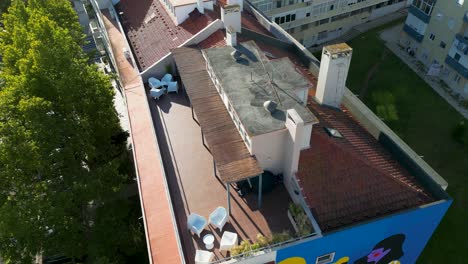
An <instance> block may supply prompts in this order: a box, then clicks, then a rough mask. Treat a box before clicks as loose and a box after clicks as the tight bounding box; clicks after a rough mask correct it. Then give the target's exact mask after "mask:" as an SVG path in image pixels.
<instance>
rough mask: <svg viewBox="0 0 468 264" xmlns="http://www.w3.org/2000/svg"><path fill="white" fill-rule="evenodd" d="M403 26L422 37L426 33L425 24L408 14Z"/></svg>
mask: <svg viewBox="0 0 468 264" xmlns="http://www.w3.org/2000/svg"><path fill="white" fill-rule="evenodd" d="M405 24H407V25H408V26H410V27H411V28H413V29H414V30H416V32H418V33H419V34H421V35H424V33H425V32H426V28H427V24H426V23H424V22H423V21H422V20H420V19H419V18H417V17H416V16H414V15H412V14H408V17H407V18H406V22H405Z"/></svg>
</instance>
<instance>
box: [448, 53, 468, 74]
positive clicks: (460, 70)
mask: <svg viewBox="0 0 468 264" xmlns="http://www.w3.org/2000/svg"><path fill="white" fill-rule="evenodd" d="M445 63H446V64H447V65H449V66H450V67H452V68H453V69H454V70H455V71H457V72H458V74H460V75H461V76H463V77H464V78H465V79H468V69H467V68H465V66H463V65H462V64H460V62H458V61H457V60H455V59H454V58H452V57H450V56H448V55H447V58H445Z"/></svg>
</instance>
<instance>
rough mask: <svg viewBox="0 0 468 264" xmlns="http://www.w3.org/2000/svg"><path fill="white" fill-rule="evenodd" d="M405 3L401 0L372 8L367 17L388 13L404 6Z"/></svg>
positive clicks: (371, 17)
mask: <svg viewBox="0 0 468 264" xmlns="http://www.w3.org/2000/svg"><path fill="white" fill-rule="evenodd" d="M407 5H408V3H407V2H404V1H403V2H401V3H397V4H393V5H389V6H385V7H382V8H379V9H374V10H372V13H371V14H370V16H369V19H370V20H372V19H376V18H379V17H382V16H385V15H388V14H390V13H393V12H396V11H398V10H400V9H402V8H405V7H406V6H407Z"/></svg>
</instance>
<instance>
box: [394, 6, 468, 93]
mask: <svg viewBox="0 0 468 264" xmlns="http://www.w3.org/2000/svg"><path fill="white" fill-rule="evenodd" d="M408 11H409V13H408V17H407V19H406V22H405V25H404V27H403V33H402V37H401V40H400V44H401V45H402V46H403V47H404V48H405V49H406V51H407V52H408V53H410V54H411V55H414V56H415V57H416V58H417V59H418V60H419V61H421V62H422V63H423V64H424V66H425V67H426V68H427V74H428V75H433V76H438V77H439V78H440V79H442V80H443V81H444V82H445V83H446V84H447V85H448V86H449V87H450V88H451V89H452V90H453V91H454V92H456V93H458V94H460V95H462V96H464V97H465V98H466V97H467V96H468V81H467V78H468V55H467V54H468V31H467V29H468V16H467V12H468V4H467V3H466V2H465V1H463V0H457V1H436V0H415V1H413V3H412V5H411V6H410V7H409V9H408Z"/></svg>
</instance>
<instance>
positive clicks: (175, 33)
mask: <svg viewBox="0 0 468 264" xmlns="http://www.w3.org/2000/svg"><path fill="white" fill-rule="evenodd" d="M117 9H118V10H119V12H123V15H122V25H123V27H124V30H125V32H126V34H127V38H128V41H129V44H130V45H131V47H132V49H133V52H134V54H135V59H136V60H137V61H138V63H139V68H140V70H141V71H143V70H145V69H146V68H148V67H149V66H151V65H152V64H154V63H155V62H157V61H158V60H160V59H161V58H163V57H164V56H166V55H167V54H169V52H170V49H173V48H176V47H178V46H179V45H181V44H182V43H184V42H185V41H187V40H188V39H189V38H191V37H192V36H193V35H195V34H197V33H198V32H200V31H201V30H202V29H203V28H205V27H206V26H207V25H208V24H210V23H211V22H213V21H214V20H216V18H217V14H215V13H214V12H211V11H209V10H206V12H205V14H204V15H202V14H200V13H199V12H198V10H197V9H195V10H194V11H193V12H192V13H191V15H190V18H188V19H187V20H186V21H184V22H183V23H182V24H180V25H179V26H176V25H175V24H174V22H173V21H172V19H171V18H170V16H169V14H168V13H167V11H166V9H165V8H164V7H163V6H162V4H161V3H160V2H159V1H158V0H121V1H120V3H119V4H118V5H117ZM152 16H154V17H153V18H151V17H152ZM145 22H146V23H145Z"/></svg>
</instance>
